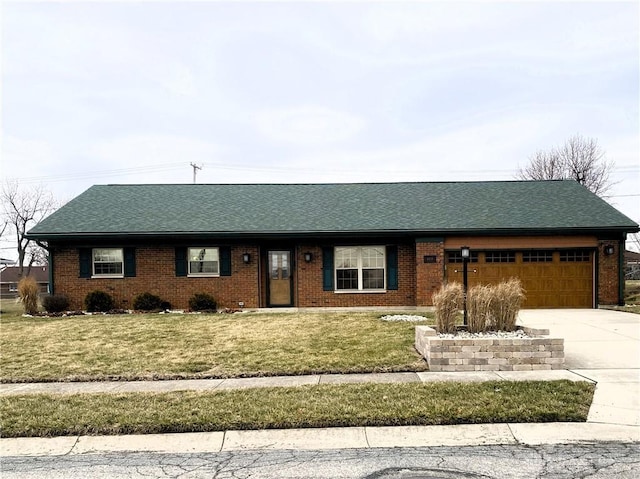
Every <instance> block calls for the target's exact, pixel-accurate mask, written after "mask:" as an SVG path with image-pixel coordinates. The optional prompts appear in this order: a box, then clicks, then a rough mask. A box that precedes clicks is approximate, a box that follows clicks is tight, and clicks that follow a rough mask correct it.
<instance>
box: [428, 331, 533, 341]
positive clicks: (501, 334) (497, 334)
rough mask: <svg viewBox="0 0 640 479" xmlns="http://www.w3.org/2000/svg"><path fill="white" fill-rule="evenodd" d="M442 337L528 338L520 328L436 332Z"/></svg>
mask: <svg viewBox="0 0 640 479" xmlns="http://www.w3.org/2000/svg"><path fill="white" fill-rule="evenodd" d="M438 337H439V338H442V339H522V338H529V337H530V336H528V335H527V333H525V332H524V331H523V330H522V329H516V330H515V331H487V332H485V333H470V332H468V331H458V332H457V334H445V333H442V334H438Z"/></svg>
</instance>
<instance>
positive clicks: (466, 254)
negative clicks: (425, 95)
mask: <svg viewBox="0 0 640 479" xmlns="http://www.w3.org/2000/svg"><path fill="white" fill-rule="evenodd" d="M460 256H462V295H463V296H462V297H463V307H464V310H463V311H464V312H463V324H464V327H465V328H466V327H467V286H468V276H467V273H468V271H467V264H468V263H469V259H470V257H471V249H470V248H469V247H468V246H463V247H462V248H460Z"/></svg>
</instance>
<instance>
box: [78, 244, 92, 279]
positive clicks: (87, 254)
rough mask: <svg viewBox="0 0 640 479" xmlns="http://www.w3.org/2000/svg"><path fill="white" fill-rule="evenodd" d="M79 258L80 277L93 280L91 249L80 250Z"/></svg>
mask: <svg viewBox="0 0 640 479" xmlns="http://www.w3.org/2000/svg"><path fill="white" fill-rule="evenodd" d="M78 257H79V258H80V277H81V278H91V248H80V249H79V250H78Z"/></svg>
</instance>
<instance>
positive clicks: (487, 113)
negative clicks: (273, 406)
mask: <svg viewBox="0 0 640 479" xmlns="http://www.w3.org/2000/svg"><path fill="white" fill-rule="evenodd" d="M639 5H640V3H639V2H637V1H632V2H593V1H592V2H546V1H545V2H526V1H525V2H497V3H496V2H483V1H475V2H464V3H459V2H436V1H413V2H403V1H393V2H392V1H387V2H383V1H378V2H367V1H350V2H337V1H336V2H334V1H324V2H323V1H316V2H303V1H299V2H285V1H282V2H269V1H259V2H247V1H234V2H230V1H226V2H225V1H197V2H169V1H139V2H127V1H111V2H95V1H91V2H89V1H85V2H82V1H78V2H55V3H54V2H46V1H44V2H29V1H20V2H17V1H15V2H14V1H7V0H5V1H3V3H2V6H1V8H2V10H1V27H2V32H1V35H2V36H1V43H0V45H1V58H2V72H1V80H2V84H1V85H2V91H1V95H2V97H1V102H2V103H1V105H2V106H1V109H2V118H1V122H2V123H1V129H0V131H1V141H2V143H1V155H2V163H1V167H2V177H3V178H4V179H9V180H17V181H18V182H19V183H20V185H23V186H24V187H30V186H35V185H43V186H45V187H46V188H47V189H49V190H50V191H51V192H52V193H53V194H54V197H55V198H56V199H57V200H58V201H59V202H65V201H68V200H70V199H71V198H73V197H75V196H77V195H78V194H80V193H81V192H83V191H84V190H86V189H87V188H89V187H90V186H91V185H94V184H109V183H192V182H193V179H194V178H193V176H194V168H193V167H192V165H196V166H198V167H199V168H200V169H198V170H195V171H196V172H197V175H196V181H197V182H198V183H317V182H323V183H324V182H340V183H342V182H383V181H476V180H487V181H488V180H512V179H514V178H515V174H516V172H517V170H518V168H519V167H523V166H525V165H526V164H527V162H528V159H529V157H530V156H531V155H532V154H533V153H534V152H536V151H537V150H548V149H550V148H552V147H554V146H558V145H561V144H563V143H564V142H565V141H566V139H568V138H569V137H570V136H572V135H574V134H581V135H583V136H585V137H588V138H595V139H597V141H598V144H599V145H600V146H601V147H602V149H603V150H604V151H605V152H606V158H607V159H608V160H611V161H614V162H615V169H614V170H613V175H612V180H613V181H614V183H615V184H614V186H613V188H612V189H611V191H610V195H611V196H610V197H609V198H608V199H607V201H609V202H610V203H611V204H612V205H614V206H615V207H616V208H618V209H619V210H620V211H622V212H623V213H624V214H626V215H627V216H629V217H630V218H631V219H633V220H634V221H636V222H640V196H639V194H640V128H639V88H640V87H639V85H640V54H639V50H640V48H639V47H640V38H639V30H640V28H639V22H640V6H639ZM4 247H6V245H3V248H4ZM7 254H8V253H7V252H6V251H4V250H3V251H2V256H3V257H6V256H7Z"/></svg>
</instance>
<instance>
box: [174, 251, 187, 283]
mask: <svg viewBox="0 0 640 479" xmlns="http://www.w3.org/2000/svg"><path fill="white" fill-rule="evenodd" d="M186 275H187V248H186V247H184V246H178V247H176V276H186Z"/></svg>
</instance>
